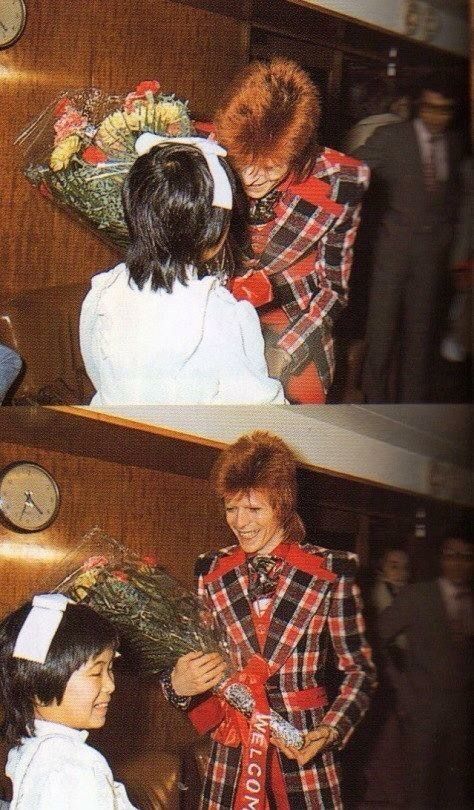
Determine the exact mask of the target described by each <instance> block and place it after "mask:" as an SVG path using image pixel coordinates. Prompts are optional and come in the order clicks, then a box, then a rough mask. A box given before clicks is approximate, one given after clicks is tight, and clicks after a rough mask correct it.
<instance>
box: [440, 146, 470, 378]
mask: <svg viewBox="0 0 474 810" xmlns="http://www.w3.org/2000/svg"><path fill="white" fill-rule="evenodd" d="M461 176H462V183H463V193H462V202H461V206H460V209H459V218H458V223H457V227H456V233H455V238H454V244H453V251H452V254H451V268H452V271H453V276H454V277H453V285H454V290H455V292H454V296H453V299H452V301H451V307H450V311H449V316H448V328H447V332H446V335H445V336H444V338H443V341H442V343H441V356H442V357H443V358H444V359H445V360H447V361H449V362H450V363H463V362H464V361H465V360H466V358H467V357H468V356H469V355H471V353H472V309H473V308H472V292H473V269H474V232H473V231H474V171H473V162H472V157H468V158H466V159H465V160H464V161H463V164H462V167H461Z"/></svg>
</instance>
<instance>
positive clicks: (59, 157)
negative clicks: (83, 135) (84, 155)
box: [49, 135, 81, 172]
mask: <svg viewBox="0 0 474 810" xmlns="http://www.w3.org/2000/svg"><path fill="white" fill-rule="evenodd" d="M80 145H81V139H80V138H79V136H78V135H68V137H67V138H64V140H62V141H61V142H60V143H58V145H57V146H55V148H54V149H53V151H52V152H51V157H50V160H49V165H50V166H51V168H52V170H53V172H58V171H59V170H60V169H65V168H66V167H67V166H68V164H69V161H70V160H71V157H72V156H73V155H75V154H76V152H78V151H79V147H80Z"/></svg>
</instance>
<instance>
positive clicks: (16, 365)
mask: <svg viewBox="0 0 474 810" xmlns="http://www.w3.org/2000/svg"><path fill="white" fill-rule="evenodd" d="M21 367H22V361H21V357H20V355H18V354H17V353H16V352H14V351H13V349H10V348H9V347H8V346H5V345H4V344H3V343H0V405H1V404H2V402H3V400H4V399H5V396H6V394H7V393H8V390H9V388H11V386H12V385H13V383H14V382H15V380H16V378H17V377H18V375H19V373H20V371H21Z"/></svg>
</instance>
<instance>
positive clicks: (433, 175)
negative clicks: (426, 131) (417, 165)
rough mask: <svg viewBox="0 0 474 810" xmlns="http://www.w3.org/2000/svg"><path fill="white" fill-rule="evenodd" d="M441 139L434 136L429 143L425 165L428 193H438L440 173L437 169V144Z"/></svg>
mask: <svg viewBox="0 0 474 810" xmlns="http://www.w3.org/2000/svg"><path fill="white" fill-rule="evenodd" d="M438 140H439V138H436V137H435V136H434V135H433V136H432V137H431V138H430V139H429V141H428V151H427V156H426V161H425V163H424V172H425V185H426V189H427V191H431V192H433V191H436V188H437V185H438V172H437V167H436V142H437V141H438Z"/></svg>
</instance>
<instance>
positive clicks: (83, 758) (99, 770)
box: [5, 720, 135, 810]
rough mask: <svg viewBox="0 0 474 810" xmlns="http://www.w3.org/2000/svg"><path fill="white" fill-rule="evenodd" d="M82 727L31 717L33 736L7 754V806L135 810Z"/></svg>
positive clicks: (33, 809)
mask: <svg viewBox="0 0 474 810" xmlns="http://www.w3.org/2000/svg"><path fill="white" fill-rule="evenodd" d="M86 739H87V731H78V730H77V729H73V728H69V726H63V725H60V724H58V723H49V722H46V721H45V720H35V736H34V737H25V738H23V740H22V742H21V744H20V745H19V746H18V747H17V748H12V749H11V750H10V752H9V754H8V760H7V766H6V769H5V772H6V774H7V776H8V777H9V778H10V779H11V781H12V784H13V799H12V802H11V804H10V810H86V808H87V810H135V808H134V807H133V805H131V804H130V802H129V800H128V797H127V794H126V791H125V788H124V786H123V785H122V784H120V782H114V778H113V776H112V771H111V770H110V768H109V766H108V764H107V761H106V759H105V758H104V757H103V756H102V754H99V752H98V751H96V750H95V749H94V748H91V746H90V745H87V744H86Z"/></svg>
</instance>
